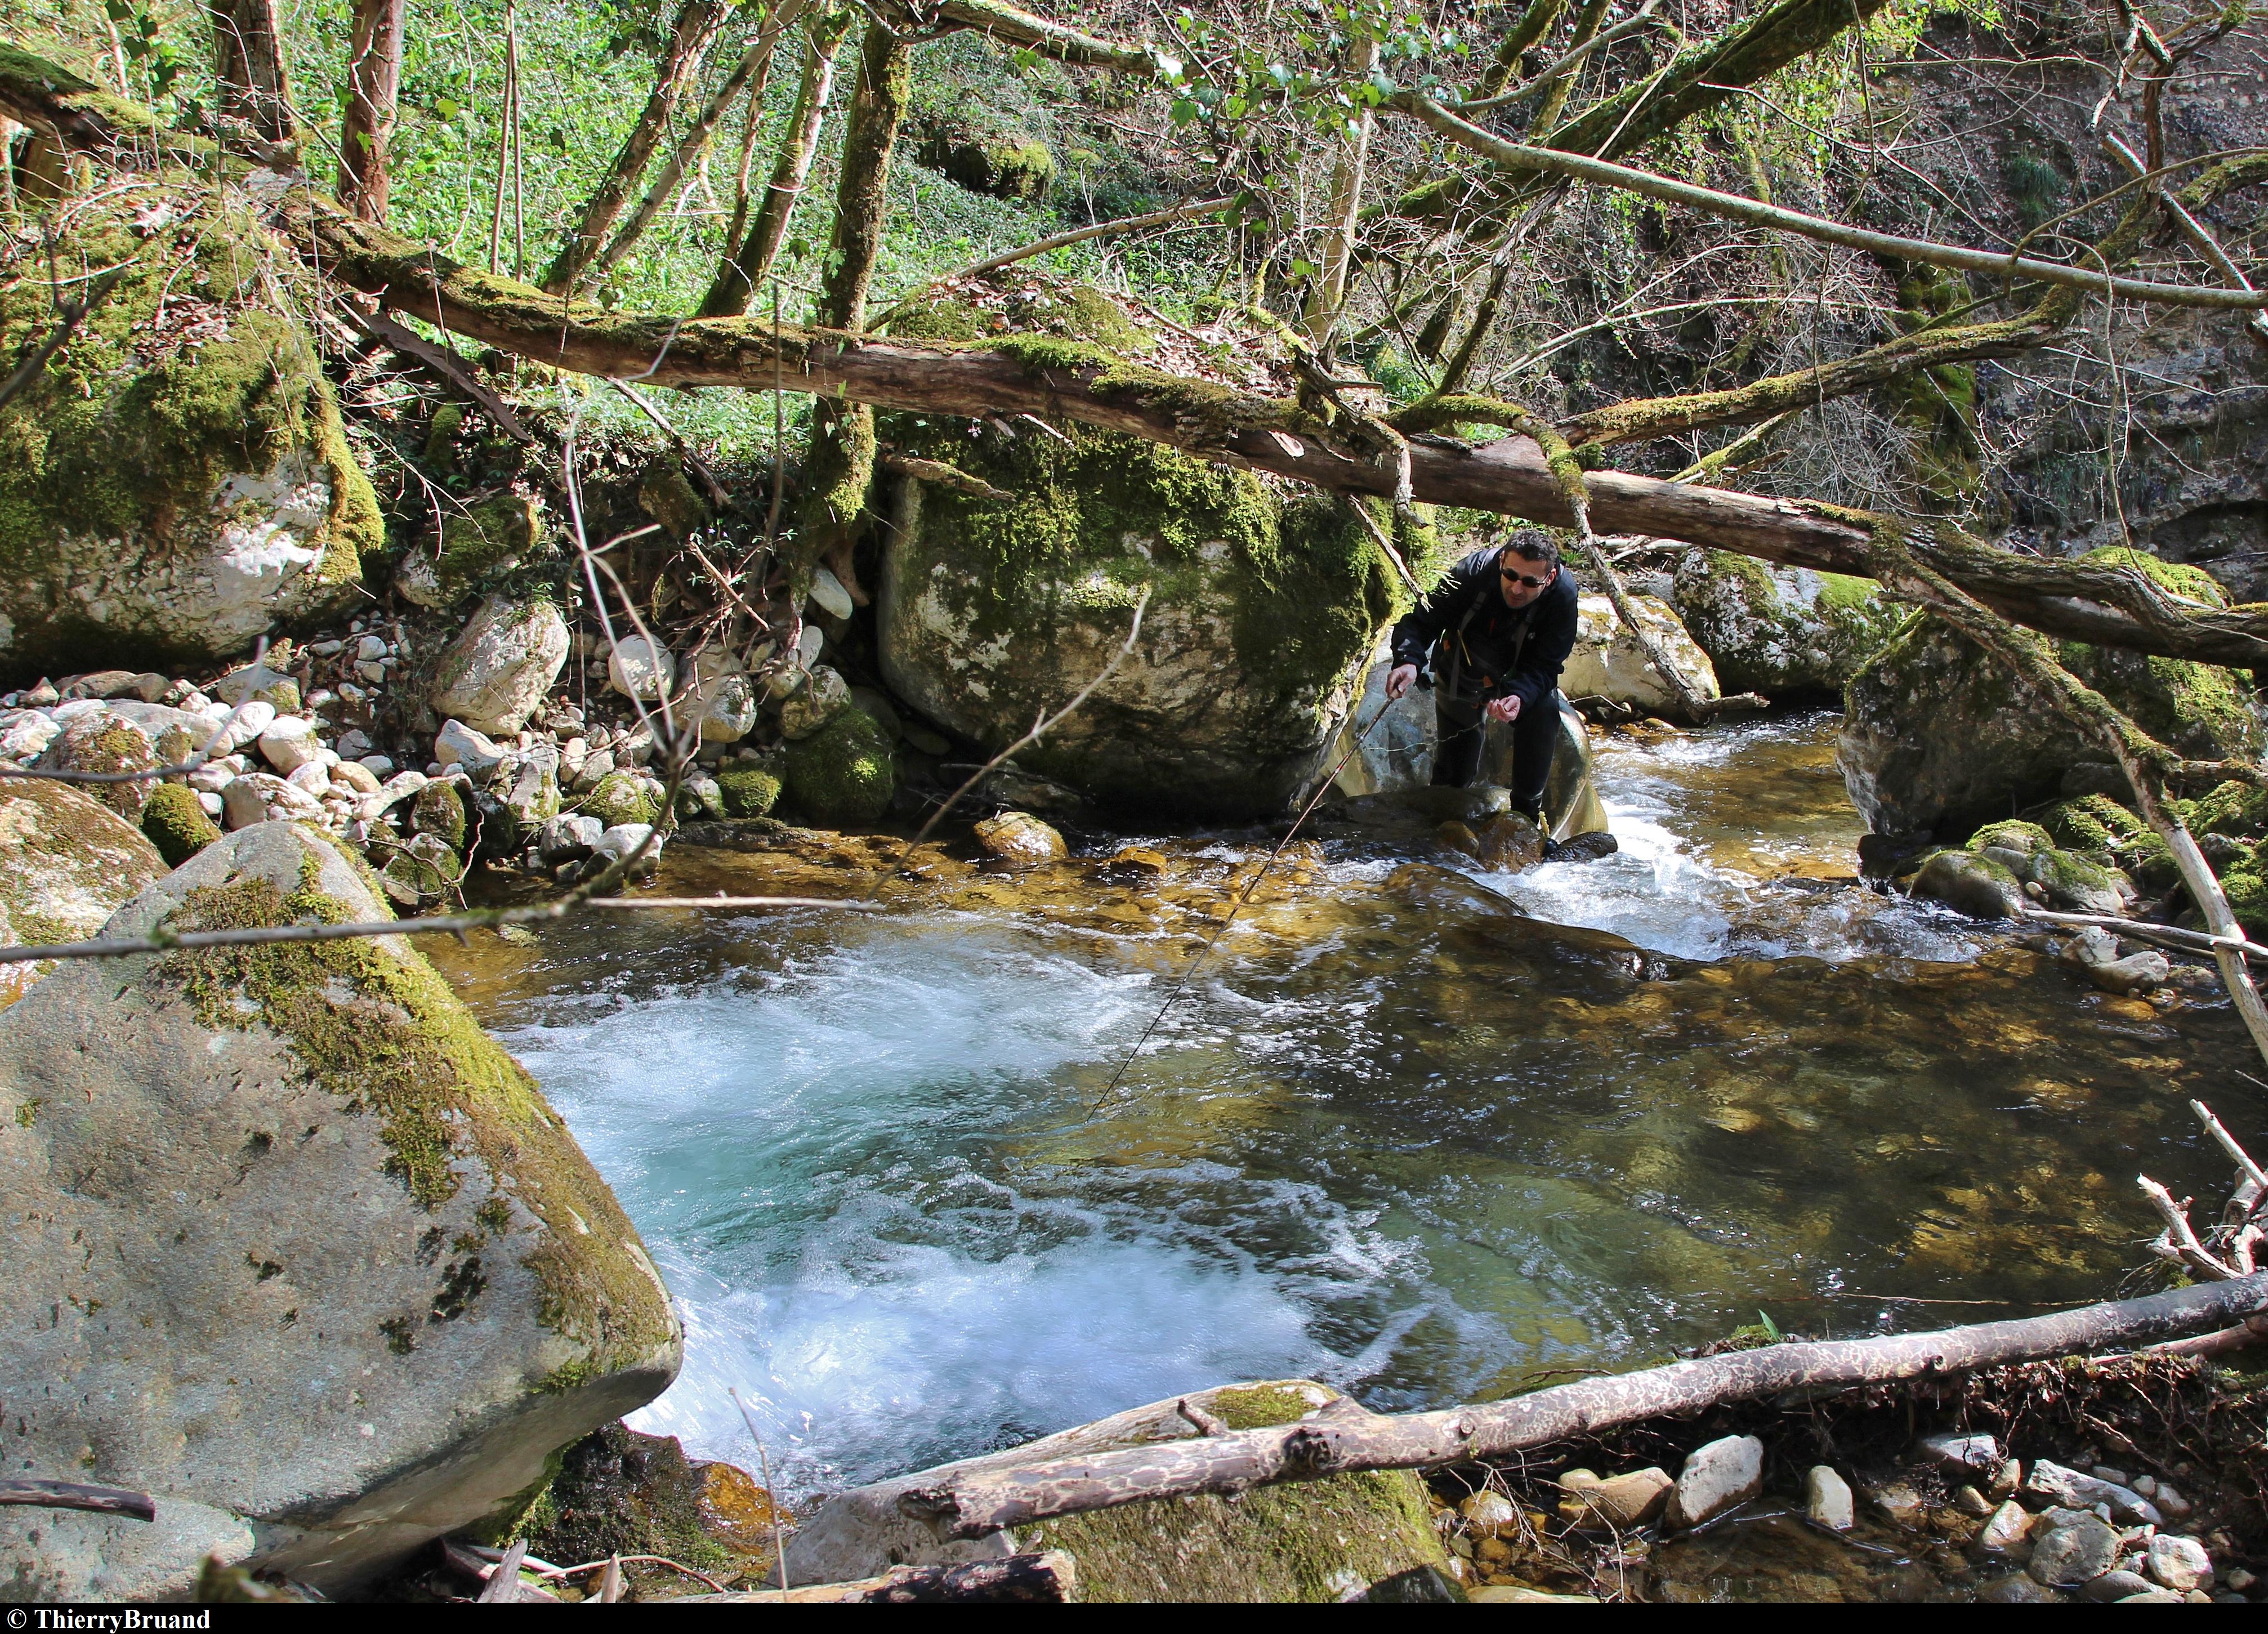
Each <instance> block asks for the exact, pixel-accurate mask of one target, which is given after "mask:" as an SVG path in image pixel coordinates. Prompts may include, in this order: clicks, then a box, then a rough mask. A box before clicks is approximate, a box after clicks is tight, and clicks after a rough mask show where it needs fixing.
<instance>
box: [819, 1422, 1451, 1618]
mask: <svg viewBox="0 0 2268 1634" xmlns="http://www.w3.org/2000/svg"><path fill="white" fill-rule="evenodd" d="M1335 1400H1337V1392H1336V1391H1334V1390H1332V1389H1330V1388H1329V1387H1327V1386H1323V1385H1319V1384H1314V1383H1311V1382H1308V1381H1306V1380H1270V1381H1266V1382H1263V1383H1258V1384H1244V1385H1224V1386H1220V1387H1217V1388H1214V1389H1211V1390H1201V1391H1197V1392H1196V1393H1194V1394H1192V1395H1187V1396H1182V1397H1178V1398H1175V1400H1171V1401H1165V1402H1153V1403H1152V1404H1151V1405H1149V1406H1147V1407H1139V1408H1136V1409H1134V1410H1131V1411H1130V1412H1124V1413H1119V1414H1116V1415H1115V1416H1113V1417H1109V1418H1106V1419H1103V1420H1101V1421H1100V1422H1099V1423H1096V1424H1084V1425H1081V1426H1079V1428H1077V1429H1073V1430H1066V1431H1064V1432H1061V1433H1060V1434H1057V1435H1052V1436H1049V1437H1048V1438H1047V1439H1044V1440H1042V1441H1037V1442H1034V1443H1032V1444H1031V1445H1029V1446H1021V1447H1017V1448H1014V1449H1013V1450H1012V1451H1010V1452H1007V1453H994V1454H986V1455H984V1456H983V1457H980V1458H974V1459H969V1460H967V1461H963V1462H961V1463H959V1464H950V1465H947V1466H946V1467H945V1469H944V1470H924V1471H921V1472H918V1473H917V1474H914V1475H909V1476H899V1477H897V1478H895V1479H894V1480H890V1481H886V1482H881V1483H877V1484H875V1485H873V1486H869V1487H861V1488H859V1489H858V1490H854V1491H851V1492H846V1493H843V1494H842V1495H841V1496H840V1497H838V1498H832V1499H830V1500H828V1503H827V1504H826V1505H823V1506H822V1507H821V1509H820V1510H819V1511H818V1512H817V1513H815V1514H814V1515H813V1516H812V1517H811V1518H810V1519H809V1520H807V1521H806V1522H805V1524H804V1525H803V1527H801V1528H800V1529H799V1531H798V1532H797V1534H796V1535H795V1536H794V1537H793V1538H792V1539H791V1540H790V1541H789V1543H788V1549H787V1555H788V1570H789V1574H790V1578H791V1580H796V1581H824V1580H827V1579H846V1578H855V1577H859V1576H863V1575H865V1574H866V1573H867V1572H869V1571H882V1570H885V1569H886V1568H887V1566H888V1565H890V1564H896V1563H898V1562H900V1561H907V1562H913V1563H924V1562H929V1561H946V1560H955V1559H965V1558H972V1557H983V1556H985V1555H987V1554H991V1553H997V1552H1000V1551H1001V1548H1002V1545H1003V1543H1004V1542H1005V1538H1004V1537H998V1536H996V1537H990V1538H981V1539H977V1540H975V1541H974V1542H965V1543H949V1542H945V1541H944V1540H943V1539H941V1538H939V1536H938V1535H937V1533H936V1531H935V1529H934V1525H933V1523H932V1522H929V1521H924V1520H918V1519H916V1518H914V1517H913V1516H910V1515H909V1514H907V1513H905V1511H904V1510H903V1509H902V1508H901V1507H900V1505H899V1504H898V1501H897V1500H898V1498H899V1497H900V1496H901V1495H902V1494H903V1493H904V1492H906V1491H907V1490H910V1489H915V1488H920V1487H924V1486H929V1485H932V1484H934V1483H936V1482H937V1481H938V1480H939V1477H940V1476H944V1475H945V1474H946V1471H952V1472H955V1473H959V1472H968V1473H972V1474H973V1473H976V1472H979V1471H983V1470H985V1469H989V1468H1010V1467H1013V1465H1018V1464H1030V1463H1035V1462H1039V1461H1044V1460H1048V1459H1053V1458H1071V1457H1079V1456H1082V1455H1086V1454H1093V1453H1096V1452H1101V1451H1103V1450H1106V1449H1108V1448H1112V1447H1119V1446H1138V1445H1142V1444H1145V1443H1150V1442H1157V1441H1166V1440H1176V1439H1186V1438H1188V1437H1190V1436H1194V1435H1196V1434H1197V1433H1199V1432H1197V1429H1196V1428H1195V1426H1194V1425H1192V1424H1190V1423H1189V1420H1188V1419H1187V1418H1186V1417H1183V1416H1182V1414H1181V1412H1180V1411H1179V1406H1180V1403H1181V1402H1188V1403H1189V1405H1190V1406H1192V1407H1194V1408H1196V1409H1197V1410H1200V1411H1204V1412H1209V1413H1211V1414H1213V1415H1214V1416H1216V1417H1219V1418H1220V1419H1221V1420H1222V1421H1223V1422H1225V1423H1226V1424H1227V1425H1228V1426H1229V1428H1231V1429H1232V1430H1252V1429H1259V1428H1262V1427H1263V1426H1266V1425H1272V1424H1288V1423H1292V1422H1294V1421H1296V1420H1298V1419H1301V1418H1306V1417H1313V1416H1314V1414H1315V1413H1316V1412H1318V1411H1320V1410H1322V1409H1323V1408H1325V1407H1327V1406H1329V1404H1330V1402H1333V1401H1335ZM1013 1547H1014V1548H1015V1549H1063V1550H1065V1551H1067V1552H1068V1553H1070V1554H1071V1556H1072V1557H1074V1558H1075V1560H1076V1561H1077V1562H1078V1572H1079V1598H1080V1599H1081V1600H1083V1601H1112V1602H1125V1601H1181V1602H1189V1601H1243V1602H1267V1601H1309V1602H1314V1601H1339V1600H1344V1599H1345V1598H1347V1597H1348V1596H1349V1595H1350V1594H1357V1593H1359V1592H1361V1591H1362V1590H1364V1589H1366V1588H1368V1587H1369V1586H1371V1585H1373V1584H1374V1583H1378V1582H1381V1581H1382V1580H1384V1579H1388V1578H1390V1577H1395V1576H1397V1575H1398V1574H1400V1573H1402V1572H1404V1571H1413V1570H1416V1569H1418V1568H1420V1567H1426V1566H1431V1567H1432V1568H1433V1569H1435V1570H1437V1571H1440V1570H1442V1569H1444V1568H1446V1566H1447V1557H1446V1556H1445V1554H1444V1553H1443V1550H1442V1546H1441V1540H1440V1535H1439V1534H1438V1533H1436V1532H1435V1531H1434V1529H1433V1525H1432V1517H1431V1513H1430V1508H1429V1505H1427V1504H1426V1501H1425V1488H1424V1486H1423V1484H1422V1483H1420V1482H1419V1480H1418V1477H1417V1476H1415V1475H1413V1474H1411V1473H1410V1472H1409V1471H1407V1470H1393V1471H1378V1472H1373V1473H1368V1474H1363V1475H1351V1476H1332V1477H1330V1478H1329V1479H1328V1480H1322V1481H1297V1482H1288V1483H1285V1484H1283V1485H1280V1486H1270V1487H1260V1488H1256V1489H1255V1490H1252V1491H1249V1492H1245V1493H1241V1494H1239V1495H1238V1496H1237V1497H1234V1498H1216V1497H1211V1496H1203V1497H1197V1498H1179V1499H1175V1500H1172V1501H1169V1502H1165V1503H1148V1504H1128V1505H1123V1506H1121V1507H1119V1508H1116V1509H1108V1510H1102V1511H1100V1512H1098V1513H1094V1514H1089V1515H1077V1516H1070V1517H1066V1518H1064V1519H1061V1520H1046V1521H1042V1522H1040V1523H1038V1524H1037V1525H1035V1526H1028V1527H1017V1528H1016V1530H1015V1532H1014V1534H1013Z"/></svg>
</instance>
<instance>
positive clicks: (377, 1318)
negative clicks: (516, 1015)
mask: <svg viewBox="0 0 2268 1634" xmlns="http://www.w3.org/2000/svg"><path fill="white" fill-rule="evenodd" d="M372 884H373V881H372V876H371V874H370V873H369V872H368V870H367V868H366V867H365V865H363V864H362V862H361V861H360V859H359V858H357V857H354V856H352V855H351V854H350V853H349V852H347V851H345V850H342V849H341V848H340V847H338V846H337V845H336V844H335V843H333V842H332V841H331V840H330V839H329V838H328V836H327V835H323V834H321V833H320V831H319V830H317V829H314V828H312V827H309V826H303V825H298V824H291V823H282V822H272V823H263V824H261V825H259V826H258V827H256V828H248V829H246V830H244V831H243V832H241V833H238V834H234V835H229V836H228V837H226V838H225V839H224V840H223V841H221V842H220V843H218V844H216V845H211V846H208V847H207V848H206V849H205V850H203V851H202V852H200V853H199V854H198V855H197V856H196V857H194V858H193V859H191V861H190V862H189V863H188V865H186V866H184V867H182V868H180V869H179V870H177V871H175V872H173V874H172V875H170V876H168V877H167V878H166V879H164V880H159V881H158V883H156V884H155V885H152V886H151V887H149V888H147V889H145V890H144V891H143V892H142V893H141V894H139V895H138V896H137V897H136V899H135V900H134V902H131V903H130V904H129V906H128V907H127V908H126V909H123V910H122V911H121V912H120V913H119V914H118V915H117V916H114V918H113V920H112V921H111V923H110V926H109V928H110V930H111V931H113V932H114V933H115V934H119V935H124V936H143V935H147V934H148V933H150V932H151V931H155V930H157V929H158V928H160V927H169V928H172V929H174V930H180V931H188V930H200V929H202V930H219V929H238V928H247V927H251V926H257V925H272V924H291V923H295V922H298V921H302V920H307V919H313V920H317V921H323V922H331V923H336V922H342V921H350V920H370V919H382V918H385V917H386V916H387V908H386V905H385V903H384V902H383V901H382V900H380V898H379V896H378V894H376V893H375V891H374V890H373V888H372ZM0 1081H4V1082H6V1083H8V1084H10V1085H11V1086H13V1087H14V1089H15V1092H16V1093H17V1094H18V1095H19V1096H20V1097H22V1098H23V1099H24V1100H26V1101H30V1102H36V1103H38V1105H37V1109H36V1113H35V1115H33V1116H31V1117H28V1118H26V1117H18V1118H14V1119H5V1120H0V1169H4V1171H5V1172H6V1173H7V1174H9V1175H10V1177H11V1179H10V1182H9V1184H10V1208H11V1217H12V1218H14V1220H15V1221H16V1226H15V1228H14V1231H13V1233H12V1236H11V1244H10V1248H11V1255H12V1264H11V1275H10V1277H8V1278H7V1279H6V1281H5V1283H4V1285H0V1377H5V1378H9V1379H69V1380H70V1381H71V1383H72V1386H73V1387H72V1388H71V1389H70V1390H69V1391H55V1392H52V1393H48V1394H44V1395H38V1396H21V1397H20V1399H19V1398H18V1396H17V1395H11V1398H10V1402H9V1428H10V1448H11V1452H10V1457H11V1462H12V1461H17V1460H19V1459H20V1460H23V1461H26V1462H27V1464H28V1466H29V1467H31V1468H39V1469H55V1470H63V1471H69V1472H70V1473H71V1474H73V1475H74V1476H77V1478H80V1479H84V1480H87V1481H92V1482H99V1483H107V1484H111V1485H117V1486H127V1487H132V1488H136V1489H138V1490H144V1491H157V1492H161V1493H165V1494H167V1495H168V1496H167V1497H166V1498H165V1499H163V1500H161V1504H160V1509H159V1520H158V1524H157V1525H155V1526H151V1527H138V1528H136V1529H135V1530H133V1531H131V1532H129V1531H127V1530H125V1529H122V1527H119V1526H118V1525H117V1524H116V1523H115V1522H114V1521H110V1520H105V1519H102V1518H100V1517H96V1516H92V1515H77V1514H67V1513H53V1512H33V1511H24V1510H8V1511H4V1512H0V1579H4V1580H6V1581H9V1582H11V1584H13V1585H14V1586H16V1588H17V1590H18V1592H19V1593H24V1594H33V1595H36V1596H37V1597H39V1598H41V1599H58V1600H73V1599H111V1598H136V1599H155V1598H160V1597H165V1596H169V1595H173V1596H178V1595H180V1594H185V1593H186V1592H187V1591H188V1588H189V1587H190V1586H191V1585H192V1584H193V1583H194V1582H195V1576H196V1572H197V1571H198V1568H199V1565H200V1564H201V1563H202V1561H203V1558H204V1557H205V1556H206V1555H207V1554H208V1553H212V1552H217V1553H219V1554H220V1555H221V1556H222V1557H223V1560H224V1562H225V1563H232V1562H237V1561H242V1562H244V1563H245V1564H249V1565H252V1566H254V1567H256V1568H266V1567H273V1568H274V1569H276V1570H277V1571H282V1572H284V1573H285V1574H287V1575H289V1576H291V1577H294V1578H298V1579H305V1580H307V1581H310V1582H313V1584H315V1585H316V1586H319V1587H322V1588H325V1589H326V1590H328V1591H329V1592H333V1593H336V1592H338V1591H340V1590H342V1589H346V1588H350V1587H352V1586H356V1585H357V1584H358V1583H360V1582H363V1581H365V1580H366V1579H369V1578H370V1577H372V1576H373V1575H375V1574H376V1573H377V1572H379V1571H383V1570H384V1569H386V1568H387V1567H388V1566H389V1565H391V1564H394V1562H396V1561H398V1560H399V1559H401V1557H404V1556H405V1555H407V1554H408V1553H409V1552H410V1551H411V1550H413V1549H416V1548H418V1547H419V1546H421V1544H422V1543H423V1542H425V1541H426V1540H428V1539H430V1538H431V1537H432V1536H433V1535H436V1534H438V1533H442V1532H447V1531H453V1530H456V1529H459V1528H460V1527H468V1526H472V1525H475V1524H477V1523H479V1522H480V1521H481V1520H483V1519H485V1518H487V1517H489V1516H490V1515H492V1514H495V1513H499V1512H502V1511H504V1510H506V1509H509V1508H512V1507H516V1506H518V1507H524V1505H525V1503H526V1496H525V1495H526V1494H527V1492H528V1491H529V1489H531V1488H533V1487H534V1486H536V1485H537V1484H538V1483H541V1481H542V1480H543V1479H544V1478H545V1476H547V1474H548V1473H549V1470H548V1468H547V1466H548V1465H549V1461H550V1460H551V1458H552V1455H553V1454H555V1453H556V1450H557V1449H559V1448H560V1447H562V1446H566V1445H568V1444H570V1443H571V1442H573V1441H575V1440H576V1439H579V1438H580V1437H582V1436H584V1435H585V1434H587V1433H588V1432H590V1431H591V1430H593V1428H595V1427H596V1426H598V1425H599V1424H604V1423H607V1422H608V1421H610V1420H612V1419H615V1418H617V1417H621V1415H622V1413H624V1412H626V1411H629V1410H633V1409H635V1408H636V1407H637V1406H639V1405H641V1404H642V1403H644V1402H646V1401H648V1400H650V1399H652V1396H654V1395H656V1394H657V1393H659V1391H660V1390H661V1389H663V1388H664V1387H666V1385H667V1384H668V1382H669V1380H671V1379H672V1378H673V1377H674V1374H675V1373H676V1369H677V1365H678V1360H679V1354H680V1335H679V1332H678V1329H677V1324H676V1321H675V1319H674V1316H673V1314H672V1313H671V1310H670V1306H669V1301H668V1296H667V1293H666V1290H665V1289H664V1288H663V1286H662V1284H661V1282H660V1279H659V1277H657V1276H656V1274H655V1272H654V1270H653V1268H652V1263H651V1262H650V1261H649V1260H648V1259H647V1257H646V1255H645V1253H644V1248H642V1247H641V1246H640V1244H639V1242H638V1240H637V1233H636V1231H635V1230H633V1229H632V1227H631V1226H630V1222H629V1220H628V1219H627V1218H624V1217H623V1215H622V1210H621V1208H620V1207H619V1205H618V1204H617V1203H615V1198H614V1196H613V1194H612V1193H611V1192H609V1191H608V1189H607V1187H606V1184H605V1182H604V1181H601V1180H600V1178H599V1176H598V1174H597V1173H596V1172H595V1171H594V1170H593V1168H592V1167H591V1166H590V1164H589V1163H588V1161H586V1160H585V1158H584V1156H583V1154H582V1152H580V1150H579V1149H578V1147H577V1146H576V1145H575V1142H574V1139H573V1137H571V1135H569V1134H568V1132H567V1130H566V1128H565V1125H564V1124H563V1122H561V1121H560V1119H559V1117H558V1115H556V1113H554V1112H553V1111H552V1110H551V1108H549V1106H548V1105H547V1104H546V1103H545V1101H544V1099H543V1096H542V1093H541V1091H540V1090H539V1089H538V1088H537V1087H536V1086H535V1084H534V1080H533V1079H531V1078H529V1077H528V1076H527V1073H526V1072H525V1071H523V1070H522V1069H521V1068H520V1067H519V1064H518V1063H516V1062H514V1061H513V1060H512V1057H511V1056H509V1055H507V1054H505V1053H504V1049H502V1048H501V1047H499V1046H498V1045H497V1043H496V1042H495V1041H494V1040H492V1039H490V1038H489V1037H488V1036H487V1035H486V1034H483V1033H482V1031H481V1029H480V1027H479V1026H478V1025H477V1024H476V1023H475V1021H474V1020H473V1019H472V1017H471V1015H470V1014H469V1013H468V1012H467V1011H466V1010H465V1008H464V1006H463V1005H461V1004H460V1002H459V1001H458V1000H457V998H456V997H455V996H454V995H453V994H452V993H451V992H450V990H449V988H448V986H447V984H446V983H445V982H443V981H442V979H441V978H440V976H439V975H438V974H436V973H435V971H434V970H433V968H432V967H431V966H430V965H428V964H427V963H426V962H425V961H424V959H423V957H422V956H421V955H420V954H418V953H416V951H415V949H414V948H413V947H412V946H409V944H408V943H407V942H400V941H394V940H390V939H384V938H376V939H371V938H365V939H354V940H342V941H335V942H323V943H316V944H291V945H270V946H249V947H231V948H210V949H200V950H195V951H177V952H174V953H166V954H158V955H151V956H144V957H138V958H133V959H127V960H120V961H107V962H106V963H105V964H104V965H103V966H102V967H101V968H93V967H92V966H88V965H84V964H82V965H76V966H73V967H70V968H66V969H63V970H60V971H58V972H56V973H55V975H50V976H48V977H47V978H45V979H44V980H42V981H41V982H40V983H38V984H37V985H36V986H34V987H33V989H32V990H31V991H30V992H29V993H28V994H26V996H25V997H23V998H22V999H20V1000H18V1002H17V1004H16V1005H13V1006H12V1007H11V1009H10V1010H9V1011H8V1012H5V1014H4V1015H0ZM152 1245H162V1247H163V1252H162V1253H160V1252H156V1251H154V1250H153V1248H152ZM58 1313H60V1314H58ZM153 1356H161V1357H163V1358H166V1361H165V1369H164V1377H165V1378H166V1379H167V1380H172V1381H173V1386H172V1387H167V1388H152V1387H151V1382H152V1377H153V1375H152V1373H151V1358H152V1357H153ZM192 1382H193V1383H194V1386H195V1387H194V1388H188V1387H186V1386H187V1385H188V1384H190V1383H192ZM282 1402H289V1403H290V1404H291V1410H289V1411H288V1412H285V1411H282V1410H279V1408H278V1404H279V1403H282ZM35 1538H36V1540H37V1541H36V1542H34V1541H33V1540H34V1539H35Z"/></svg>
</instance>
